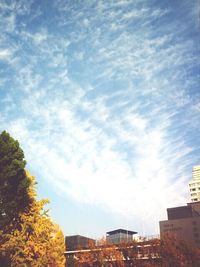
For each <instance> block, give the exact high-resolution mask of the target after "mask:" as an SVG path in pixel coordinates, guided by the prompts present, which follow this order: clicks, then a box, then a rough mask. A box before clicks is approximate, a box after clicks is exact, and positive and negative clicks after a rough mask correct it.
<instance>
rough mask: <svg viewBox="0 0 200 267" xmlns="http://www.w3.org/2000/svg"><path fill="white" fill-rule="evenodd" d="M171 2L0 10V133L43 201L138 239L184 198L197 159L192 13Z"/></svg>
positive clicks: (62, 3)
mask: <svg viewBox="0 0 200 267" xmlns="http://www.w3.org/2000/svg"><path fill="white" fill-rule="evenodd" d="M177 5H178V4H173V5H171V4H160V3H158V2H157V3H156V4H155V5H154V6H152V5H151V4H150V3H147V1H134V2H133V1H116V2H106V1H94V2H93V3H92V2H91V3H90V2H87V3H86V2H84V3H81V2H80V3H74V2H66V1H63V0H59V1H58V0H57V1H55V2H54V3H52V4H51V3H49V4H48V5H47V6H46V8H47V9H48V12H49V14H50V15H48V12H46V11H45V10H46V9H44V5H43V4H42V3H41V4H38V3H36V2H35V1H33V2H32V3H31V4H29V5H28V4H25V2H23V1H20V4H18V5H17V3H15V5H14V6H12V5H7V4H5V3H4V4H1V6H2V9H3V10H4V11H3V12H2V14H1V16H3V17H2V18H3V20H4V22H6V21H7V14H6V13H5V10H9V12H11V13H12V16H13V18H14V20H13V23H14V24H13V26H12V27H13V28H12V27H11V26H10V28H9V29H8V28H5V29H3V28H1V31H2V32H3V35H2V36H3V37H1V40H0V42H1V44H2V47H4V48H2V49H1V50H0V60H1V62H3V63H2V64H5V66H6V68H5V67H4V69H3V71H2V73H1V74H2V77H4V80H3V78H2V80H1V81H2V83H0V85H1V87H2V88H1V90H0V94H2V97H1V104H2V106H1V109H0V114H1V117H0V121H1V129H7V130H8V131H9V132H10V133H11V134H12V135H13V136H14V137H15V138H18V139H19V140H20V142H21V144H22V146H23V148H24V150H25V154H26V157H27V161H28V162H29V166H31V169H32V170H33V171H35V172H37V173H39V176H40V177H44V178H43V179H44V180H45V181H46V182H47V183H48V184H49V185H50V186H51V187H52V188H53V189H52V190H54V191H55V193H56V192H59V194H62V195H63V196H67V197H70V198H71V199H73V201H76V202H81V203H85V204H87V205H91V203H92V205H94V207H95V208H98V209H102V210H106V211H108V213H110V216H113V214H119V216H121V217H122V218H128V220H130V222H131V224H134V226H135V227H136V228H137V229H138V231H142V229H141V220H142V221H143V225H145V227H146V233H152V232H154V231H155V232H156V231H158V229H157V227H158V220H160V219H163V218H164V216H165V215H164V214H165V209H166V207H169V206H174V205H179V204H184V203H185V201H187V198H188V192H187V182H188V180H189V179H190V175H191V168H192V166H193V165H194V164H197V163H198V153H199V150H198V148H197V147H198V141H197V140H195V138H196V136H197V135H198V134H199V129H200V128H199V116H200V114H199V103H198V97H199V91H198V86H197V85H198V80H199V77H198V75H196V72H197V69H198V61H197V59H196V58H197V57H196V53H198V51H197V50H196V48H195V47H196V37H195V36H196V35H195V34H194V33H195V32H192V33H191V32H190V30H191V27H190V26H191V25H193V18H192V17H191V9H193V5H192V4H188V5H184V6H183V7H180V6H177ZM33 8H34V10H36V12H35V13H34V12H33ZM52 10H53V11H52ZM174 10H175V11H176V12H182V13H181V14H186V16H188V17H187V19H188V20H187V21H188V23H187V25H186V23H185V22H184V21H185V20H182V18H181V15H180V19H181V21H182V26H180V25H181V23H180V21H179V20H178V19H177V17H176V16H174V15H173V14H174V12H175V11H174ZM29 15H30V16H29ZM169 25H170V27H169ZM8 30H9V31H11V32H12V34H13V36H14V37H12V38H14V42H13V41H12V38H11V37H10V35H7V33H6V32H8ZM6 43H7V44H8V45H7V47H6V46H5V44H6ZM5 47H6V48H5ZM5 77H6V80H5ZM8 106H9V108H8ZM188 200H189V199H188ZM145 221H146V222H149V221H151V225H149V223H145ZM72 227H73V226H72ZM143 230H144V229H143Z"/></svg>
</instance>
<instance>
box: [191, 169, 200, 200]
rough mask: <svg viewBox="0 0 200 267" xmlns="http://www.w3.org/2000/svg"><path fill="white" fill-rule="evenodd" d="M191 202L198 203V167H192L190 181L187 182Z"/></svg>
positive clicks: (199, 188) (199, 195)
mask: <svg viewBox="0 0 200 267" xmlns="http://www.w3.org/2000/svg"><path fill="white" fill-rule="evenodd" d="M189 188H190V196H191V201H192V202H195V201H200V165H198V166H195V167H193V169H192V180H191V181H190V182H189Z"/></svg>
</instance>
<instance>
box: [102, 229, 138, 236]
mask: <svg viewBox="0 0 200 267" xmlns="http://www.w3.org/2000/svg"><path fill="white" fill-rule="evenodd" d="M119 233H122V234H128V235H134V234H137V232H135V231H130V230H125V229H116V230H113V231H109V232H107V233H106V234H107V235H114V234H119Z"/></svg>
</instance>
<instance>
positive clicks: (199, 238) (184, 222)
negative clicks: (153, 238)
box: [160, 201, 200, 248]
mask: <svg viewBox="0 0 200 267" xmlns="http://www.w3.org/2000/svg"><path fill="white" fill-rule="evenodd" d="M167 215H168V220H165V221H160V237H161V239H162V238H163V237H164V236H165V235H171V236H174V237H176V238H177V239H179V240H183V241H185V242H186V243H187V244H189V245H192V246H194V247H199V248H200V201H198V202H191V203H188V204H187V206H181V207H176V208H169V209H167Z"/></svg>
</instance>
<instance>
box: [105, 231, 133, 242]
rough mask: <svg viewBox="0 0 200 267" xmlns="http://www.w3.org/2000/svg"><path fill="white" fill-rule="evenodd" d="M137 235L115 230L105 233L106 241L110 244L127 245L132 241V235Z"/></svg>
mask: <svg viewBox="0 0 200 267" xmlns="http://www.w3.org/2000/svg"><path fill="white" fill-rule="evenodd" d="M135 234H137V232H135V231H130V230H125V229H117V230H113V231H109V232H107V233H106V240H107V241H108V242H109V243H112V244H120V243H127V242H131V241H133V235H135Z"/></svg>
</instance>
